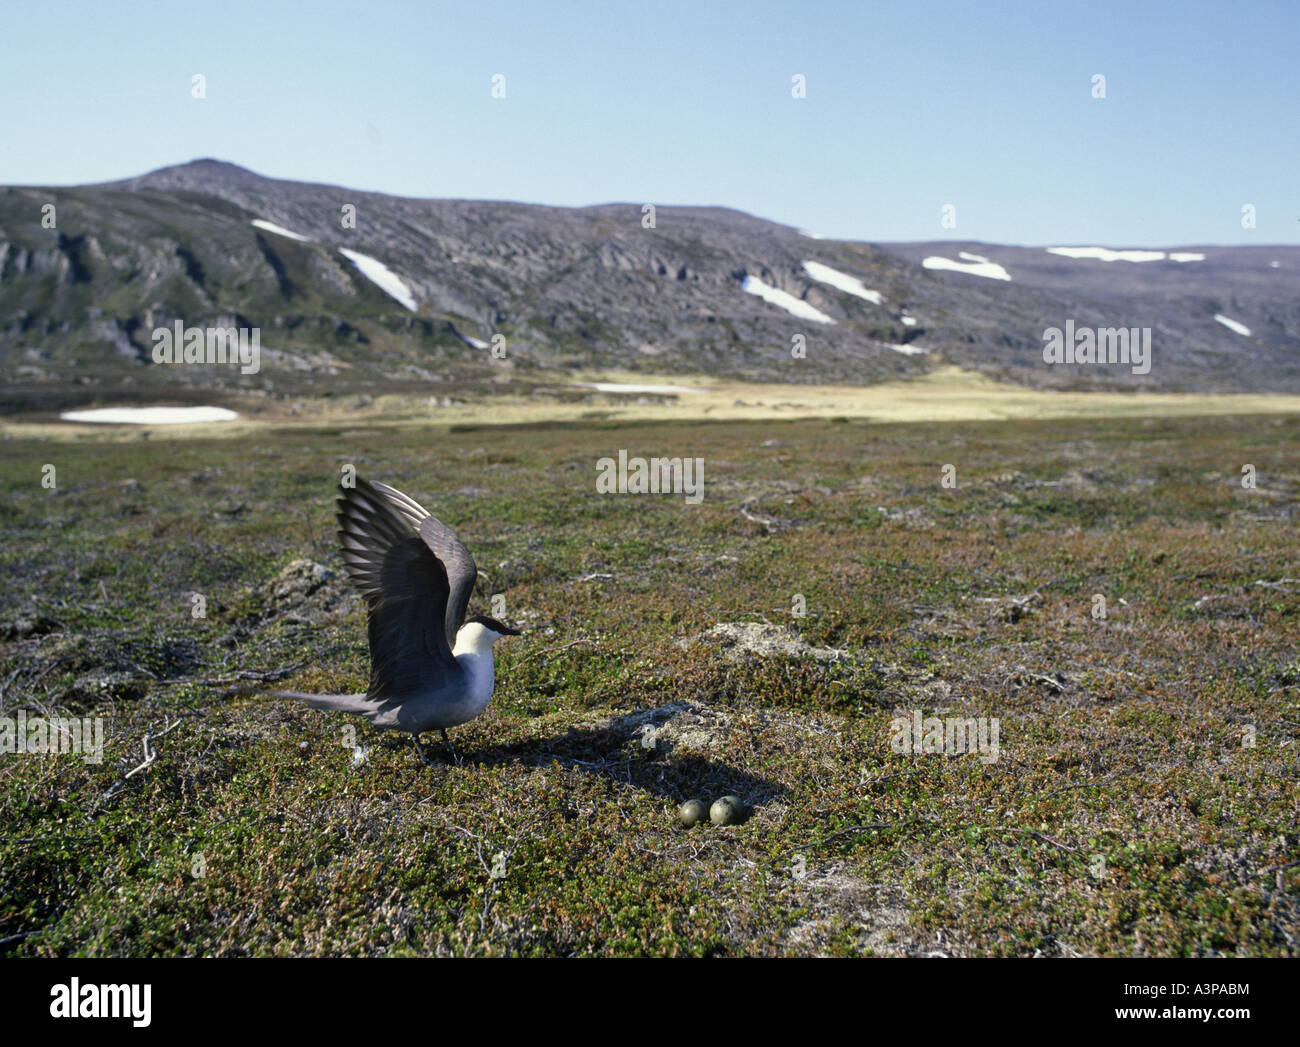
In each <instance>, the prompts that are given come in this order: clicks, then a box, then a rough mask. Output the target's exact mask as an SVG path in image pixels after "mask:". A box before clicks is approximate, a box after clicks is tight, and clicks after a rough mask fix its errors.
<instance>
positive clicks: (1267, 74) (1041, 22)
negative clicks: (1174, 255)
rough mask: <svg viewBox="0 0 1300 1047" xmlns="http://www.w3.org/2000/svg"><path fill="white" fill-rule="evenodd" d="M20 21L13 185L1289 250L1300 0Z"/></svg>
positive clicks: (11, 103) (492, 9)
mask: <svg viewBox="0 0 1300 1047" xmlns="http://www.w3.org/2000/svg"><path fill="white" fill-rule="evenodd" d="M6 23H7V24H6V25H5V29H4V32H3V34H0V103H2V105H3V110H2V111H3V113H4V123H5V128H4V131H3V133H2V134H0V184H55V185H59V184H73V183H82V182H95V181H106V180H109V179H114V178H120V177H125V176H128V175H132V174H139V173H142V172H144V171H147V170H151V169H153V168H156V167H162V166H165V165H168V164H174V163H180V162H183V161H186V160H190V159H193V158H195V157H200V156H213V157H218V158H220V159H225V160H230V161H232V162H234V163H238V164H242V165H243V166H245V167H249V168H252V169H253V170H255V171H259V172H261V173H263V174H268V175H272V176H274V177H280V178H293V179H299V180H303V181H316V182H330V183H336V184H340V185H346V186H349V187H353V188H359V189H374V190H381V191H385V192H391V193H399V194H403V195H409V196H433V197H462V198H479V199H509V200H524V201H529V202H537V203H547V204H557V205H583V204H593V203H607V202H612V201H627V202H631V203H637V204H640V203H647V202H652V203H656V204H660V205H666V204H675V203H676V204H720V205H726V206H730V207H736V208H739V209H741V210H744V211H749V212H751V213H754V214H757V215H761V216H763V217H765V218H771V219H774V220H776V221H781V222H786V223H789V224H791V225H795V226H798V227H800V228H803V229H808V230H812V231H815V232H819V233H823V234H825V235H828V236H834V237H843V238H852V239H863V240H876V241H889V240H940V239H961V240H967V239H970V240H985V241H996V242H1006V243H1027V244H1065V243H1074V244H1080V243H1086V244H1093V243H1098V244H1105V245H1107V246H1177V245H1191V244H1202V243H1207V244H1212V243H1260V244H1263V243H1297V242H1300V119H1298V118H1297V116H1298V114H1300V60H1297V44H1298V43H1300V33H1298V32H1297V30H1300V4H1298V3H1296V2H1295V0H1281V2H1276V3H1273V2H1259V3H1251V2H1243V3H1237V4H1224V3H1217V4H1211V3H1201V2H1196V0H1191V2H1186V3H1152V2H1141V0H1128V2H1121V3H1109V2H1097V0H1094V2H1088V3H1077V4H1076V3H1057V2H1050V3H1043V4H1037V3H1030V2H1025V0H1020V2H1016V3H1005V4H1002V3H983V2H981V3H971V2H960V3H912V2H898V3H892V4H879V3H873V2H868V0H862V2H858V3H853V2H845V3H816V2H810V3H807V4H794V3H790V2H789V0H782V2H767V0H752V2H747V3H740V4H737V3H715V2H710V0H693V2H685V3H679V2H675V0H672V2H657V3H654V4H649V5H631V4H625V3H617V2H615V0H606V2H604V3H585V2H584V3H563V2H551V3H546V2H536V3H518V4H516V3H509V2H494V3H485V2H483V0H477V2H469V3H398V2H369V0H368V2H367V3H363V4H356V3H355V2H349V3H341V2H338V3H336V2H333V0H321V2H319V3H315V4H310V5H308V4H288V3H277V2H275V0H259V2H255V3H249V2H245V0H223V2H222V3H219V4H180V3H147V2H141V3H127V4H123V5H119V4H113V3H107V4H105V3H100V2H93V3H92V2H66V3H61V2H59V0H49V2H46V3H43V4H33V5H24V12H23V14H22V15H21V16H19V17H15V16H14V15H13V14H12V13H10V14H8V15H7V16H6ZM195 73H202V74H203V75H204V76H205V77H206V79H207V85H206V86H207V97H206V98H204V99H202V100H198V99H194V98H192V97H191V93H190V86H191V76H192V75H193V74H195ZM498 73H499V74H502V75H504V77H505V86H506V97H505V98H504V99H493V98H492V97H491V79H492V77H493V75H494V74H498ZM1096 73H1101V74H1103V75H1105V77H1106V94H1107V97H1106V98H1105V99H1104V100H1096V99H1094V98H1093V97H1092V95H1091V90H1092V85H1091V78H1092V76H1093V75H1094V74H1096ZM795 74H802V75H803V76H805V77H806V80H807V97H806V98H803V99H794V98H792V97H791V77H792V76H794V75H795ZM945 204H952V205H954V206H955V208H956V218H957V226H956V228H955V229H945V228H943V227H942V226H941V224H940V218H941V213H942V212H941V209H942V208H943V206H944V205H945ZM1243 204H1253V205H1254V206H1255V208H1256V213H1257V223H1258V224H1257V227H1256V228H1255V229H1254V230H1246V229H1243V228H1242V226H1241V207H1242V205H1243Z"/></svg>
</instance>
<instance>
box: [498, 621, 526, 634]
mask: <svg viewBox="0 0 1300 1047" xmlns="http://www.w3.org/2000/svg"><path fill="white" fill-rule="evenodd" d="M501 635H502V636H523V635H524V634H523V631H522V630H520V629H511V628H510V626H508V625H506V624H505V623H504V622H503V623H502V627H501Z"/></svg>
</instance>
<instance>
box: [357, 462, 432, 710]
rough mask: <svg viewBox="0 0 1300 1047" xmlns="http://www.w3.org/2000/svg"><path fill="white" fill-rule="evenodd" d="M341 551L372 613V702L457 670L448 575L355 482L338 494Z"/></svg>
mask: <svg viewBox="0 0 1300 1047" xmlns="http://www.w3.org/2000/svg"><path fill="white" fill-rule="evenodd" d="M339 490H340V492H341V496H340V498H339V500H338V521H339V544H340V546H341V547H342V553H343V562H344V564H345V565H346V566H347V570H348V574H349V576H350V577H351V578H352V582H353V584H355V585H356V587H357V589H358V590H359V591H360V592H361V595H362V596H363V597H364V598H365V601H366V606H367V607H368V609H369V622H368V627H369V634H370V690H369V695H370V697H372V698H399V699H400V698H401V697H403V696H406V695H409V694H413V693H416V692H419V691H423V690H426V689H427V688H429V687H430V686H434V685H436V684H437V682H438V681H439V680H440V679H442V678H444V677H445V676H446V675H447V674H448V673H449V672H454V671H455V665H456V663H455V660H454V659H453V658H452V654H451V646H450V645H449V644H448V643H447V640H446V634H445V629H444V627H443V626H444V620H445V618H446V615H447V606H448V596H449V594H450V592H451V586H450V585H449V583H448V576H447V569H446V567H444V565H443V563H442V562H441V561H440V560H439V558H438V557H437V555H435V551H434V549H433V548H432V547H431V546H430V545H429V544H428V543H427V542H426V541H425V540H424V539H422V538H421V537H420V536H419V535H417V534H416V533H415V532H414V531H413V530H412V529H411V527H410V525H409V524H408V523H407V521H406V520H405V519H404V518H403V516H402V515H401V514H399V513H398V512H397V511H396V510H395V509H394V507H393V505H392V503H391V502H390V501H389V499H388V496H387V494H386V493H380V491H378V490H376V489H375V487H374V486H372V485H371V484H369V483H367V482H366V481H365V480H362V479H361V478H360V477H357V480H356V486H355V487H342V486H340V488H339Z"/></svg>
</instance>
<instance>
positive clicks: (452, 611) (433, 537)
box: [374, 483, 478, 648]
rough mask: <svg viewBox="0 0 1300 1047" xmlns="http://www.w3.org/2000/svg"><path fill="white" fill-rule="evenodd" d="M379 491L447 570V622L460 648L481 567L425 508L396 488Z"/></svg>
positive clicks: (448, 635) (448, 632)
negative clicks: (461, 630) (461, 631)
mask: <svg viewBox="0 0 1300 1047" xmlns="http://www.w3.org/2000/svg"><path fill="white" fill-rule="evenodd" d="M374 487H375V489H376V490H377V491H379V492H380V493H381V494H383V495H385V496H386V497H387V498H388V500H389V501H390V502H392V504H393V506H394V508H396V509H397V511H398V512H399V513H401V515H402V516H403V517H404V518H405V519H406V520H407V522H408V523H410V525H411V526H412V527H414V528H415V529H416V530H417V531H418V532H419V533H420V537H421V538H423V539H424V544H425V545H427V546H428V547H429V548H430V549H431V550H432V551H433V555H434V556H436V557H437V558H438V559H439V560H440V561H441V562H442V565H443V566H444V567H445V568H446V569H447V584H448V587H449V589H450V595H449V596H448V597H447V616H446V620H445V622H444V625H445V632H446V638H447V646H448V648H454V647H455V646H456V633H457V632H459V631H460V627H461V626H462V625H464V624H465V611H466V609H467V608H468V607H469V598H470V596H471V595H473V593H474V583H475V582H476V581H477V580H478V566H477V565H476V564H475V563H474V557H472V556H470V554H469V550H468V549H466V548H465V546H464V545H462V544H461V540H460V539H459V538H457V537H456V534H455V532H453V531H452V529H451V528H450V527H448V526H447V525H446V524H444V523H443V522H442V521H441V520H439V519H438V518H437V517H436V516H434V515H433V514H432V513H430V512H429V510H428V509H426V508H425V507H424V506H422V505H421V504H420V503H419V502H417V501H416V500H415V499H414V498H412V497H410V496H409V495H406V494H403V493H402V492H401V491H399V490H398V489H397V488H396V487H389V486H388V484H381V483H376V484H375V485H374Z"/></svg>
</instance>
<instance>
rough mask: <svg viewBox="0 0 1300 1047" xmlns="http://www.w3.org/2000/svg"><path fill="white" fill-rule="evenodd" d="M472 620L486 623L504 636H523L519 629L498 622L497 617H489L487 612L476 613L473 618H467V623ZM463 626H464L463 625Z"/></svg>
mask: <svg viewBox="0 0 1300 1047" xmlns="http://www.w3.org/2000/svg"><path fill="white" fill-rule="evenodd" d="M470 622H478V624H479V625H485V626H487V627H488V628H489V629H491V630H492V631H493V632H494V633H500V634H501V635H502V636H522V635H523V633H522V632H520V631H519V630H518V629H511V628H510V626H508V625H505V624H504V623H502V622H498V621H497V620H496V619H495V618H489V617H488V616H487V615H486V614H476V615H474V617H473V618H466V619H465V625H469V623H470ZM462 628H463V627H462Z"/></svg>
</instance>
